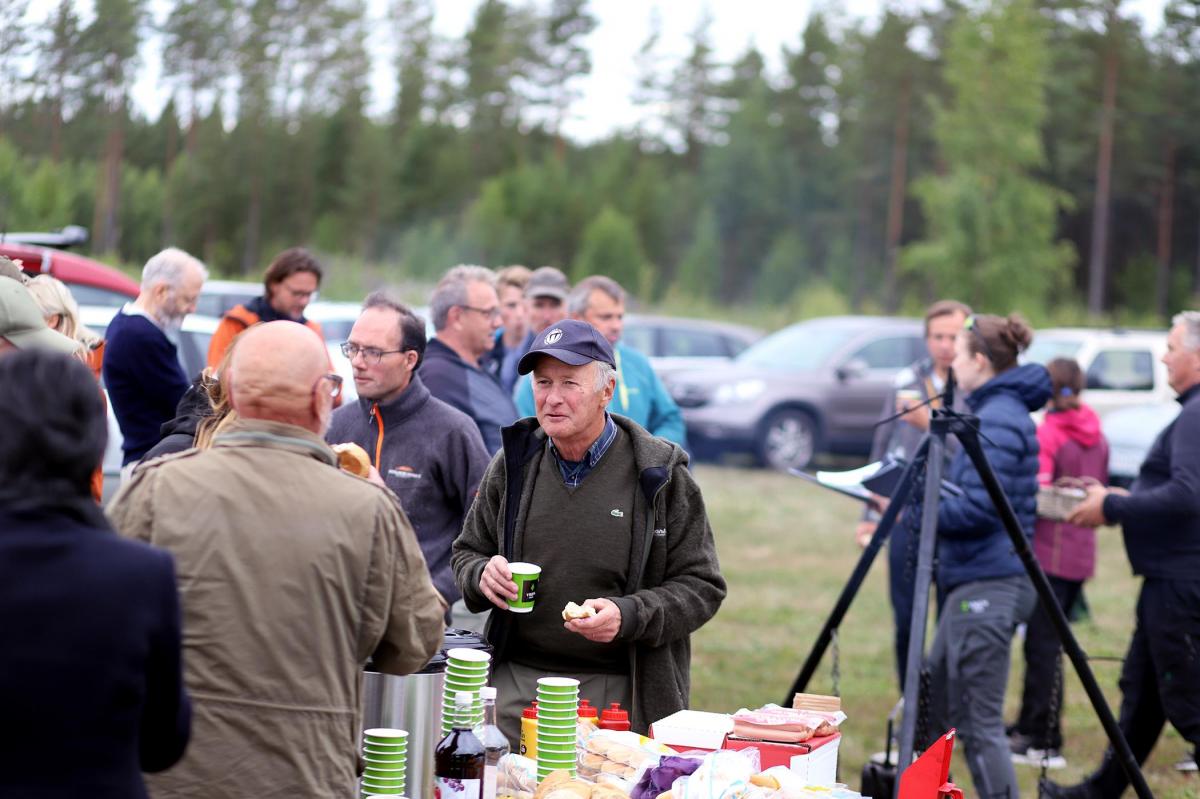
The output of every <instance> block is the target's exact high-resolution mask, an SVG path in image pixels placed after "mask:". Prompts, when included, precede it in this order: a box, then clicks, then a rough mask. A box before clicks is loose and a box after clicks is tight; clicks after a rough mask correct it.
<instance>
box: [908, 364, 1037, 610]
mask: <svg viewBox="0 0 1200 799" xmlns="http://www.w3.org/2000/svg"><path fill="white" fill-rule="evenodd" d="M1050 392H1051V385H1050V375H1049V373H1047V372H1046V369H1045V367H1043V366H1041V365H1039V364H1028V365H1026V366H1018V367H1017V368H1015V369H1009V370H1008V371H1007V372H1002V373H1001V374H999V375H996V376H995V377H993V378H992V379H991V380H989V381H988V382H986V383H984V384H983V385H982V386H980V387H979V388H977V389H975V391H973V392H971V394H969V395H968V396H967V405H968V407H970V409H971V410H972V411H973V412H974V413H975V414H977V415H978V416H979V432H980V436H979V443H980V444H981V445H982V447H983V453H984V455H985V456H987V459H988V463H989V464H991V467H992V470H993V471H994V472H995V473H996V478H997V479H998V480H999V481H1000V486H1001V487H1002V488H1003V489H1004V493H1005V494H1007V495H1008V500H1009V502H1011V503H1012V507H1013V510H1014V511H1016V514H1017V518H1018V519H1020V521H1021V527H1022V528H1023V529H1024V530H1025V536H1026V537H1027V538H1028V537H1030V536H1032V535H1033V527H1034V523H1035V522H1036V520H1037V519H1036V517H1037V490H1038V482H1037V474H1038V440H1037V429H1036V427H1035V426H1034V424H1033V419H1032V418H1030V416H1029V413H1030V411H1033V410H1036V409H1038V408H1040V407H1042V406H1043V405H1045V404H1046V401H1047V400H1048V399H1050ZM947 479H948V480H949V481H950V482H952V483H955V484H956V485H958V486H959V487H960V488H962V489H963V492H964V493H963V495H962V496H954V497H947V498H945V499H943V500H942V501H941V503H940V505H939V506H938V550H937V555H938V569H937V579H938V586H939V587H940V588H941V589H942V591H944V592H945V591H949V590H950V589H952V588H954V587H955V586H957V585H962V584H963V583H966V582H971V581H973V580H990V579H997V578H1000V577H1011V576H1013V575H1017V574H1024V573H1025V568H1024V567H1023V566H1022V565H1021V561H1020V559H1019V558H1018V557H1017V555H1016V553H1015V552H1014V551H1013V547H1012V542H1011V541H1010V540H1009V538H1008V532H1007V531H1006V530H1005V529H1004V525H1003V523H1001V521H1000V515H999V514H998V513H996V510H995V508H994V507H993V505H992V501H991V498H990V497H989V496H988V493H987V489H986V488H984V485H983V478H981V477H980V476H979V472H977V471H975V466H974V464H972V463H971V459H970V457H968V455H967V453H966V452H965V451H962V450H960V451H959V452H958V454H956V455H955V456H954V460H952V461H951V462H950V470H949V472H948V474H947ZM913 515H914V516H916V514H913Z"/></svg>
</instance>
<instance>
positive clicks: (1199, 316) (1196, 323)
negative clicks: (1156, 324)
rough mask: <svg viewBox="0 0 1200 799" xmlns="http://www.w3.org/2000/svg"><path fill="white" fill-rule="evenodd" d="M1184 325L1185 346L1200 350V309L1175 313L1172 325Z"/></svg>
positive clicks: (1196, 350) (1195, 350)
mask: <svg viewBox="0 0 1200 799" xmlns="http://www.w3.org/2000/svg"><path fill="white" fill-rule="evenodd" d="M1176 325H1183V346H1185V347H1187V348H1188V349H1189V350H1192V351H1194V352H1200V311H1183V312H1182V313H1177V314H1175V317H1174V318H1173V319H1172V320H1171V327H1175V326H1176Z"/></svg>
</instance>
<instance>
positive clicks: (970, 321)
mask: <svg viewBox="0 0 1200 799" xmlns="http://www.w3.org/2000/svg"><path fill="white" fill-rule="evenodd" d="M975 322H976V319H975V316H974V315H973V314H972V315H971V316H968V317H967V319H966V321H964V322H963V330H970V331H971V332H972V333H974V334H975V339H976V340H977V341H978V342H979V343H980V345H982V346H983V352H984V354H985V355H987V359H988V360H989V361H991V362H992V363H993V364H995V363H996V356H995V355H992V348H991V347H989V346H988V343H987V339H986V338H984V337H983V333H982V332H980V330H979V328H978V327H976V326H975Z"/></svg>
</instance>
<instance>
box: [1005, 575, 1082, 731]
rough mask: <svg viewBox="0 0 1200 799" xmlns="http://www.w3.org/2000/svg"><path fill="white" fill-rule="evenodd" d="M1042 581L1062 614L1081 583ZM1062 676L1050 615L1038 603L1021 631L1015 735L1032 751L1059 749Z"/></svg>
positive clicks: (1058, 579) (1059, 649)
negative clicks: (1022, 668)
mask: <svg viewBox="0 0 1200 799" xmlns="http://www.w3.org/2000/svg"><path fill="white" fill-rule="evenodd" d="M1046 577H1047V579H1049V581H1050V587H1051V588H1052V589H1054V597H1055V599H1057V600H1058V604H1059V606H1060V607H1061V608H1062V609H1063V612H1066V611H1067V610H1069V609H1070V607H1071V605H1073V604H1075V600H1076V599H1078V598H1079V592H1080V590H1082V588H1083V583H1082V582H1079V581H1075V580H1064V579H1063V578H1061V577H1054V576H1053V575H1049V574H1048V575H1046ZM1063 676H1064V675H1063V674H1062V642H1061V641H1059V640H1058V631H1057V630H1055V629H1054V624H1053V622H1051V621H1050V614H1049V613H1047V612H1046V610H1045V608H1043V607H1042V604H1041V603H1040V602H1039V603H1038V604H1037V606H1036V607H1035V608H1034V609H1033V616H1031V617H1030V619H1029V625H1028V626H1027V627H1026V628H1025V687H1024V690H1023V691H1022V692H1021V713H1020V715H1018V716H1017V732H1019V733H1020V734H1022V735H1027V736H1029V738H1030V739H1032V745H1033V747H1034V748H1036V749H1062V744H1063V741H1062V705H1063V682H1064V681H1063ZM1056 681H1057V683H1058V691H1057V695H1055V694H1056V692H1055V690H1054V686H1055V682H1056Z"/></svg>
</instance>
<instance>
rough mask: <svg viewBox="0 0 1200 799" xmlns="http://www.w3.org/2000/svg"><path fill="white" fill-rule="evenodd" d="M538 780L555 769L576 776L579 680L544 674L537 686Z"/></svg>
mask: <svg viewBox="0 0 1200 799" xmlns="http://www.w3.org/2000/svg"><path fill="white" fill-rule="evenodd" d="M537 702H538V705H537V773H538V781H539V782H540V781H542V780H544V779H545V778H546V775H547V774H549V773H550V772H551V771H557V770H558V769H566V770H567V771H569V772H570V774H571V776H572V777H574V776H575V758H576V751H575V746H576V741H575V736H576V732H575V725H576V724H577V723H578V722H579V680H574V679H571V678H570V677H542V678H541V679H539V680H538V689H537Z"/></svg>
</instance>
